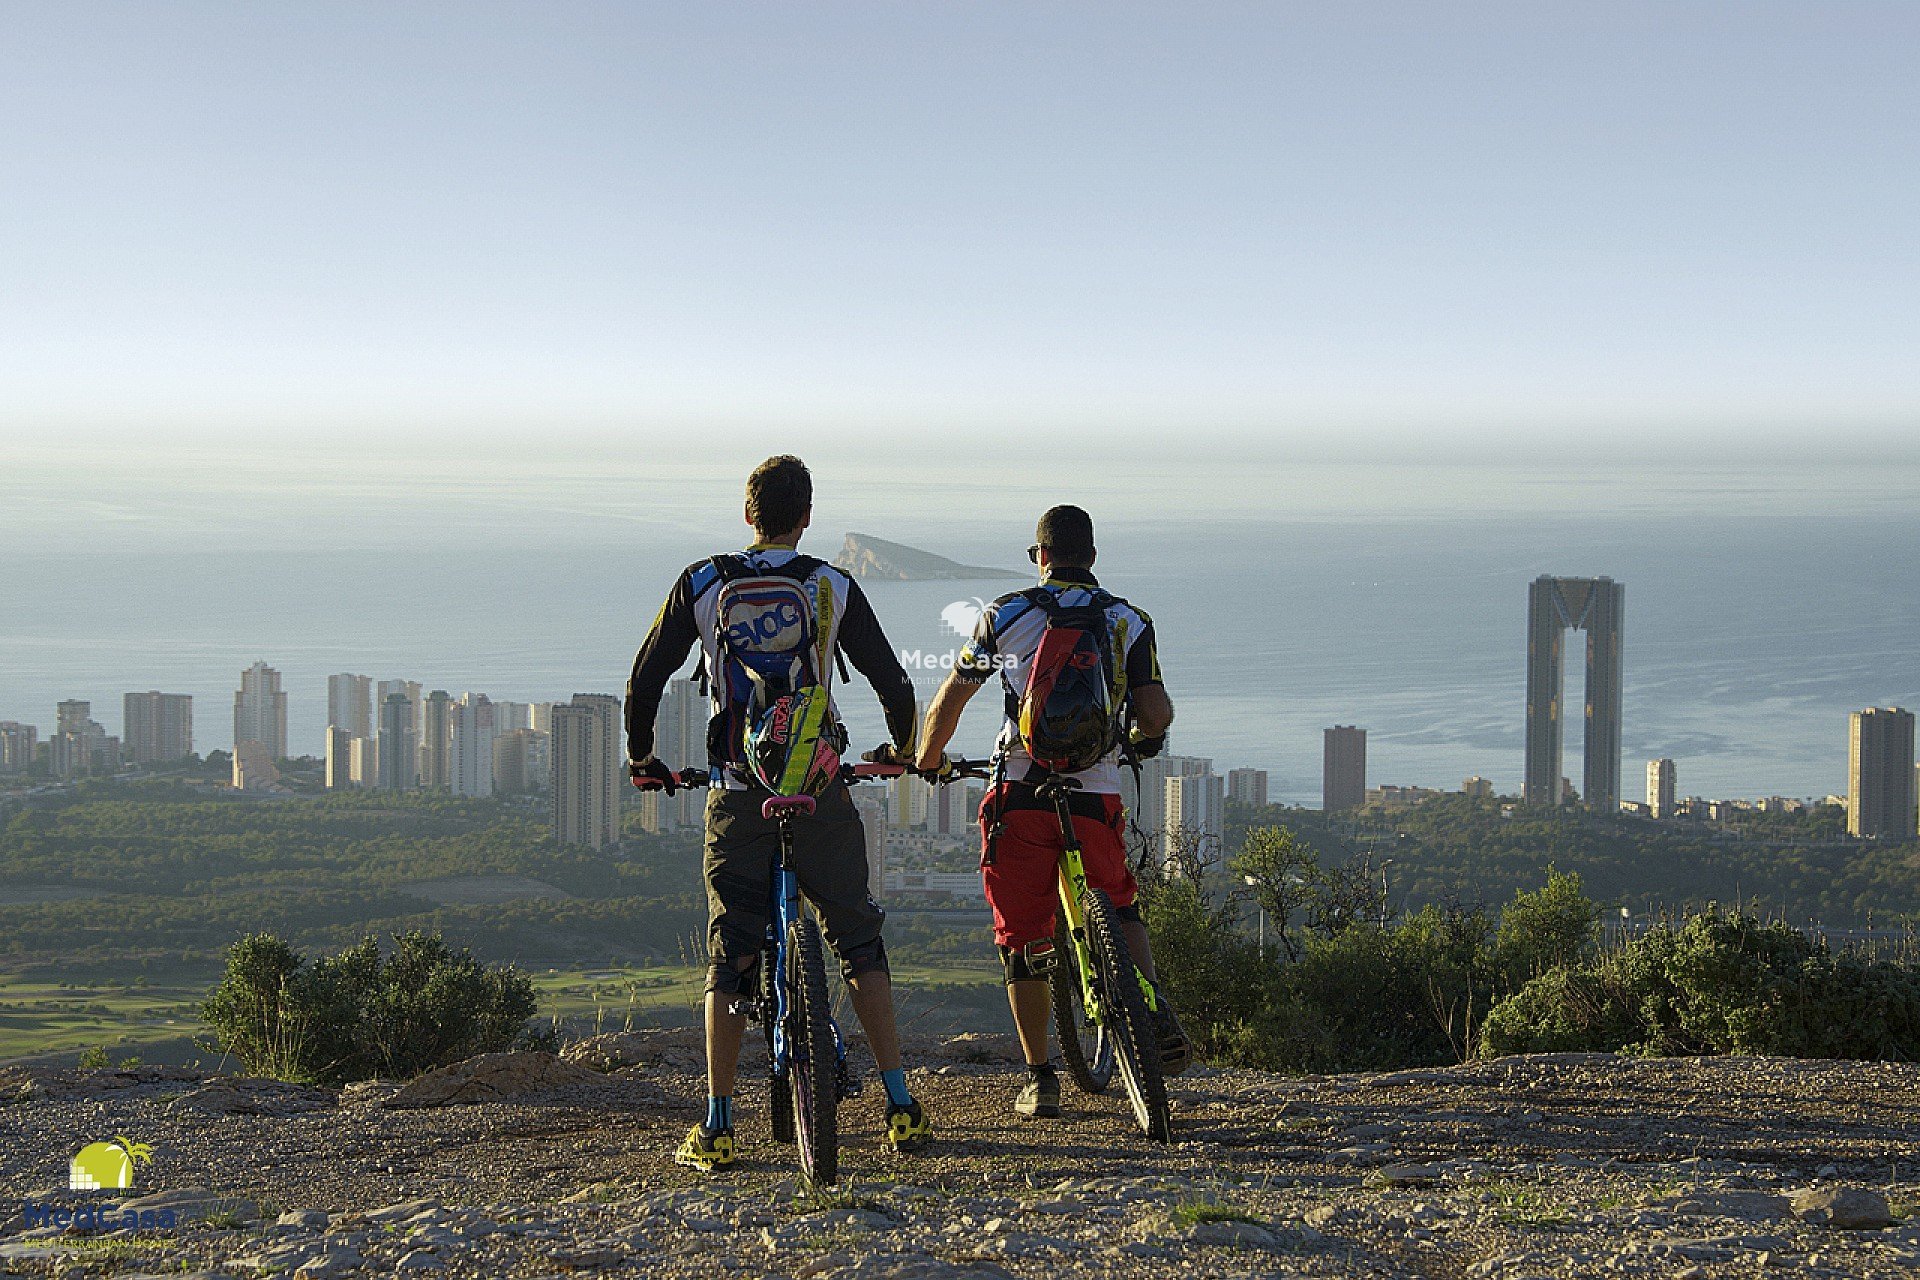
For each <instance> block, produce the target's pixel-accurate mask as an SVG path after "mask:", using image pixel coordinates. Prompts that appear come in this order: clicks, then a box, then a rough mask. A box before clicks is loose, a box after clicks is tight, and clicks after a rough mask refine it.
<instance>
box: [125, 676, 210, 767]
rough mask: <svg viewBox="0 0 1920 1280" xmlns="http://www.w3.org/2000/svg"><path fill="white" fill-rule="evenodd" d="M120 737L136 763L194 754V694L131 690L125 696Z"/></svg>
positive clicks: (147, 762)
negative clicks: (123, 723)
mask: <svg viewBox="0 0 1920 1280" xmlns="http://www.w3.org/2000/svg"><path fill="white" fill-rule="evenodd" d="M123 702H124V708H125V713H126V715H125V728H124V730H123V731H122V733H121V735H120V736H121V739H122V743H123V746H124V749H125V750H126V753H127V756H128V758H129V759H131V760H132V761H133V762H134V763H135V764H153V763H155V762H157V761H161V760H179V759H181V758H182V757H184V756H190V755H192V754H193V697H192V695H191V694H185V693H130V694H128V695H127V696H126V698H125V699H124V700H123Z"/></svg>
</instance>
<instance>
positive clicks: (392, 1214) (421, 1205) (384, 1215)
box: [366, 1198, 440, 1226]
mask: <svg viewBox="0 0 1920 1280" xmlns="http://www.w3.org/2000/svg"><path fill="white" fill-rule="evenodd" d="M439 1207H440V1202H439V1201H438V1200H434V1199H431V1198H429V1199H424V1200H403V1201H401V1202H400V1203H398V1204H389V1205H383V1206H381V1207H380V1208H378V1209H369V1210H367V1212H366V1219H367V1221H368V1222H373V1223H379V1224H380V1225H383V1226H384V1225H385V1224H387V1223H389V1222H405V1221H406V1220H407V1219H409V1218H413V1217H417V1216H418V1215H420V1214H423V1213H430V1212H432V1211H433V1210H435V1209H438V1208H439Z"/></svg>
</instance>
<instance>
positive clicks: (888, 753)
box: [860, 742, 913, 769]
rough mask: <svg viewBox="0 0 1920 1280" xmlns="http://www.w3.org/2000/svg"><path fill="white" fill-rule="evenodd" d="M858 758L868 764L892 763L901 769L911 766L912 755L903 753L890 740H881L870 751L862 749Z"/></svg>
mask: <svg viewBox="0 0 1920 1280" xmlns="http://www.w3.org/2000/svg"><path fill="white" fill-rule="evenodd" d="M860 758H861V759H862V760H865V761H866V762H867V763H868V764H884V765H892V766H896V767H898V768H901V769H911V768H913V757H912V756H910V755H903V754H901V753H900V752H899V751H898V750H896V749H895V747H894V745H893V744H892V743H891V742H883V743H881V744H880V745H879V746H877V747H875V748H874V749H873V750H871V751H863V752H861V754H860Z"/></svg>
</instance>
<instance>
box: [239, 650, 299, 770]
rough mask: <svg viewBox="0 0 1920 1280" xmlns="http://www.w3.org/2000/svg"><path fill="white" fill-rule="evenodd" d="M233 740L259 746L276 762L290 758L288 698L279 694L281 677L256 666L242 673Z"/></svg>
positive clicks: (276, 672)
mask: <svg viewBox="0 0 1920 1280" xmlns="http://www.w3.org/2000/svg"><path fill="white" fill-rule="evenodd" d="M233 740H234V743H235V744H236V745H237V744H239V743H242V742H257V743H259V744H260V745H261V746H263V747H265V748H266V749H267V756H268V758H269V759H273V760H284V759H286V756H287V695H286V694H284V693H282V692H281V691H280V673H279V672H278V671H275V670H274V669H273V668H272V667H270V666H268V665H267V664H266V663H264V662H256V663H254V664H253V665H252V666H250V667H248V668H247V669H246V670H245V671H243V672H241V673H240V691H239V692H238V693H236V694H234V695H233Z"/></svg>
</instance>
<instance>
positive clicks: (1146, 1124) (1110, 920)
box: [1080, 889, 1173, 1142]
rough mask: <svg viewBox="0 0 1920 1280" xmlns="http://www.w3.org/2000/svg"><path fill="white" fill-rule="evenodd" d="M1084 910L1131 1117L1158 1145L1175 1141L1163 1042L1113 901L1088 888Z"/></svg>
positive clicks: (1082, 900) (1084, 898)
mask: <svg viewBox="0 0 1920 1280" xmlns="http://www.w3.org/2000/svg"><path fill="white" fill-rule="evenodd" d="M1080 906H1081V910H1082V911H1083V912H1084V914H1085V916H1086V921H1087V944H1088V946H1089V947H1090V948H1091V949H1092V951H1093V963H1094V966H1095V971H1096V973H1097V975H1098V977H1099V984H1098V986H1099V993H1100V1002H1101V1005H1102V1006H1103V1008H1104V1011H1105V1014H1106V1018H1107V1023H1108V1034H1109V1036H1110V1037H1111V1039H1112V1041H1113V1047H1114V1053H1115V1058H1116V1059H1117V1065H1118V1066H1119V1068H1120V1081H1121V1083H1122V1084H1124V1085H1125V1086H1126V1090H1127V1101H1128V1102H1130V1103H1131V1104H1132V1105H1133V1118H1134V1120H1135V1121H1136V1122H1137V1123H1138V1124H1139V1126H1140V1132H1142V1133H1144V1134H1146V1135H1147V1136H1148V1137H1149V1138H1152V1139H1153V1140H1154V1141H1155V1142H1166V1141H1168V1140H1169V1139H1170V1138H1172V1136H1173V1117H1172V1114H1171V1112H1170V1109H1169V1108H1168V1106H1167V1080H1166V1076H1165V1074H1164V1073H1163V1072H1162V1071H1161V1070H1160V1037H1159V1035H1158V1034H1157V1033H1156V1032H1155V1030H1154V1025H1153V1013H1152V1012H1151V1011H1150V1010H1149V1009H1148V1008H1147V997H1146V993H1145V992H1143V991H1142V990H1141V988H1140V981H1141V979H1140V970H1139V969H1138V967H1136V966H1135V964H1134V962H1133V953H1132V952H1131V951H1129V950H1128V949H1127V942H1126V937H1125V935H1124V934H1122V933H1121V932H1120V917H1119V915H1118V914H1117V913H1116V912H1115V910H1114V906H1113V900H1112V899H1111V898H1109V897H1107V895H1106V894H1105V893H1103V892H1102V891H1100V890H1099V889H1088V890H1087V892H1086V894H1085V896H1084V897H1082V898H1081V900H1080Z"/></svg>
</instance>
